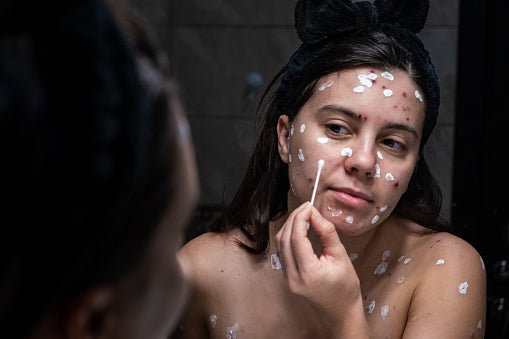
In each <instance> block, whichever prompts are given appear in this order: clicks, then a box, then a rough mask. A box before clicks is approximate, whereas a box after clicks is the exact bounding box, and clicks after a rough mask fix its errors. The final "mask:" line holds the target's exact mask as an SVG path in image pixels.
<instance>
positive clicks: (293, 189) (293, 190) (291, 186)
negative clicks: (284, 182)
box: [290, 181, 297, 196]
mask: <svg viewBox="0 0 509 339" xmlns="http://www.w3.org/2000/svg"><path fill="white" fill-rule="evenodd" d="M290 188H291V189H292V193H293V195H295V196H297V193H295V188H294V187H293V183H292V182H291V181H290Z"/></svg>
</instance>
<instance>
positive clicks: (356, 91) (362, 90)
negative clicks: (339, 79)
mask: <svg viewBox="0 0 509 339" xmlns="http://www.w3.org/2000/svg"><path fill="white" fill-rule="evenodd" d="M365 90H366V89H365V88H364V86H357V87H355V88H354V89H353V91H354V92H355V93H362V92H364V91H365Z"/></svg>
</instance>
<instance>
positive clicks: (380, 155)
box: [376, 151, 384, 160]
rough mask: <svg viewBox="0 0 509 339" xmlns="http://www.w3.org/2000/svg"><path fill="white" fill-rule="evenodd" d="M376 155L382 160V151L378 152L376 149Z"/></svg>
mask: <svg viewBox="0 0 509 339" xmlns="http://www.w3.org/2000/svg"><path fill="white" fill-rule="evenodd" d="M376 156H377V157H378V159H380V160H383V158H384V156H383V155H382V152H380V151H377V152H376Z"/></svg>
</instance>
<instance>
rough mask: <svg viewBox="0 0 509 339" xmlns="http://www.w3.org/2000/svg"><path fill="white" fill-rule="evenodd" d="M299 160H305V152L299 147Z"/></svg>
mask: <svg viewBox="0 0 509 339" xmlns="http://www.w3.org/2000/svg"><path fill="white" fill-rule="evenodd" d="M299 160H300V161H304V153H302V148H299Z"/></svg>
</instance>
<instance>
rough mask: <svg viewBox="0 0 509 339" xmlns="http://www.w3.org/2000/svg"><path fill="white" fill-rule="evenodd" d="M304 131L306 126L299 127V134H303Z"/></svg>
mask: <svg viewBox="0 0 509 339" xmlns="http://www.w3.org/2000/svg"><path fill="white" fill-rule="evenodd" d="M305 130H306V125H304V124H302V125H300V132H301V133H304V131H305Z"/></svg>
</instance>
